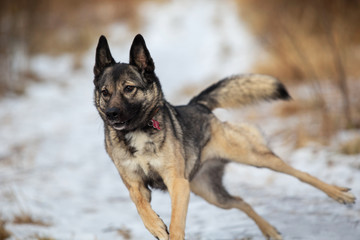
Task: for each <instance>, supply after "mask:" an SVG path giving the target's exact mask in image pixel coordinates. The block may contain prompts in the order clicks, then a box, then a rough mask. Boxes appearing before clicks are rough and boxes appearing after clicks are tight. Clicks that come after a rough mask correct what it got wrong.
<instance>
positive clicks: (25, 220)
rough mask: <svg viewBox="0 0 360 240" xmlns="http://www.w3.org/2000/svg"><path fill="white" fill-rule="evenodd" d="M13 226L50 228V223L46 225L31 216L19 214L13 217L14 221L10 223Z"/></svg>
mask: <svg viewBox="0 0 360 240" xmlns="http://www.w3.org/2000/svg"><path fill="white" fill-rule="evenodd" d="M12 222H13V223H14V224H30V225H37V226H42V227H50V226H51V224H50V223H46V222H44V221H42V220H40V219H35V218H34V217H33V216H31V215H29V214H26V213H21V214H19V215H16V216H14V219H13V221H12Z"/></svg>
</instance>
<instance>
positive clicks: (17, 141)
mask: <svg viewBox="0 0 360 240" xmlns="http://www.w3.org/2000/svg"><path fill="white" fill-rule="evenodd" d="M140 11H141V13H142V16H143V19H142V21H143V23H144V24H143V27H142V29H141V32H142V34H143V35H144V37H145V40H146V42H147V45H148V48H149V49H150V52H151V54H152V57H153V59H154V61H155V64H156V71H157V74H158V76H159V77H160V80H161V81H162V84H163V89H164V92H165V95H166V96H167V98H168V99H169V100H170V101H172V102H173V103H185V102H186V101H187V100H188V99H186V98H187V97H186V96H182V95H181V94H179V92H180V90H181V88H182V87H183V86H184V85H187V84H189V85H191V84H193V83H198V84H204V83H205V82H206V81H207V82H211V81H215V80H217V79H219V78H221V77H225V76H227V75H231V74H235V73H241V72H246V71H248V70H249V69H250V67H251V64H252V63H253V61H254V60H255V59H256V55H257V54H258V52H259V51H260V50H259V49H258V47H257V46H256V44H255V41H254V39H252V37H251V36H250V35H249V33H248V32H247V31H246V29H245V28H244V26H243V25H242V23H241V22H240V21H239V19H238V16H237V12H236V7H235V6H234V4H233V2H231V1H226V2H225V1H222V2H220V1H207V4H204V2H202V1H181V2H180V1H170V2H167V3H145V5H144V6H143V8H142V9H141V10H140ZM110 31H111V33H110V35H109V36H108V40H109V43H110V48H111V50H112V53H113V56H114V57H115V59H116V60H118V61H119V60H120V61H127V58H128V51H129V47H130V44H131V41H132V38H133V36H134V35H135V33H133V32H131V30H130V29H129V27H127V26H126V25H124V23H118V24H114V25H113V26H111V27H110ZM95 47H96V40H94V47H93V48H92V49H91V50H90V51H89V53H88V54H86V55H85V57H84V60H83V63H84V68H82V69H78V70H74V69H73V67H72V66H73V62H74V61H73V58H72V56H71V55H64V56H60V57H49V56H45V55H42V56H37V57H35V58H33V59H32V60H31V63H30V66H31V68H32V69H33V70H34V71H36V72H37V73H38V74H39V75H40V76H41V77H42V78H43V79H45V81H44V82H43V83H34V84H32V85H31V86H30V87H29V88H28V89H27V91H26V94H25V95H24V96H21V97H18V98H15V97H8V98H5V99H2V100H1V102H0V109H1V111H0V124H1V128H0V136H1V138H0V215H1V216H2V218H4V219H6V220H7V224H6V228H7V229H8V230H9V231H11V232H12V234H13V235H12V238H11V239H34V238H36V236H47V237H51V238H54V239H76V240H78V239H79V240H82V239H84V240H87V239H91V240H92V239H127V238H126V236H125V235H124V233H123V234H120V233H118V230H122V231H121V232H126V231H129V233H130V235H131V239H153V237H152V236H151V235H150V234H149V233H148V231H147V230H146V229H145V228H144V226H143V224H142V222H141V219H140V217H139V216H138V215H137V211H136V208H135V206H134V204H133V203H132V202H131V201H130V198H129V196H128V192H127V190H126V189H125V187H124V185H123V183H122V181H121V179H120V178H119V175H118V173H117V171H116V169H115V167H114V166H113V164H112V162H111V160H110V159H109V157H108V156H107V155H106V153H105V150H104V146H103V145H104V144H103V126H102V121H101V119H100V117H99V116H98V114H97V112H96V110H95V107H94V106H93V98H92V94H93V83H92V78H93V75H92V66H93V61H94V51H95ZM269 106H270V105H265V106H261V105H260V106H256V108H258V111H263V110H264V109H268V108H269ZM217 114H218V115H219V116H220V117H221V118H222V119H224V120H226V119H231V114H229V113H226V112H225V111H217ZM231 120H234V119H231ZM236 120H237V121H238V119H236ZM244 120H246V119H244ZM281 124H282V123H278V122H277V121H276V120H272V119H271V118H269V120H268V121H267V122H266V123H264V124H262V126H261V127H262V128H264V129H263V130H264V131H265V133H267V132H271V131H272V130H271V129H275V128H277V127H278V125H281ZM346 136H347V134H346V133H341V134H339V137H338V138H346ZM280 141H281V140H280ZM284 146H285V147H284ZM284 148H285V150H284ZM286 148H289V146H286V143H284V142H282V144H280V145H277V144H275V145H274V150H275V152H277V153H278V154H280V156H282V157H284V158H285V159H286V161H287V162H289V163H290V164H291V165H293V166H294V167H296V168H298V169H300V170H304V171H307V172H309V173H311V174H313V175H316V176H318V177H319V178H320V179H323V180H326V181H327V182H329V183H334V184H335V183H336V184H338V185H344V186H347V187H350V188H352V192H353V193H354V194H355V195H356V196H360V174H359V173H360V164H359V158H360V156H359V155H357V156H344V155H340V154H339V153H336V151H334V149H332V148H330V147H327V148H325V147H320V146H316V145H314V146H308V147H306V148H302V149H298V150H291V151H289V150H286ZM330 163H331V164H330ZM224 181H225V183H226V185H227V187H228V188H229V189H230V191H231V192H232V193H234V194H238V195H240V196H242V197H243V198H244V199H245V200H246V201H247V202H249V203H250V204H251V205H252V206H253V207H254V208H255V210H256V211H257V212H258V213H259V214H260V215H261V216H263V217H264V218H265V219H267V220H268V221H269V222H270V223H271V224H273V225H274V226H276V228H277V229H279V230H280V231H281V232H282V234H283V237H284V239H306V240H308V239H334V240H336V239H342V240H354V239H357V238H358V237H359V236H360V226H359V219H360V207H359V204H355V205H353V206H342V205H339V204H337V203H336V202H335V201H333V200H332V199H329V198H327V197H326V196H325V194H323V193H322V192H320V191H318V190H316V189H313V188H312V187H309V186H308V185H305V184H303V183H300V182H299V181H298V180H296V179H294V178H292V177H289V176H285V175H281V174H279V173H274V172H271V171H269V170H266V169H255V168H251V167H247V166H239V165H235V164H230V165H229V166H228V167H227V169H226V176H225V179H224ZM152 206H153V208H154V209H155V211H156V212H157V213H158V214H159V215H160V216H161V217H162V219H163V220H164V221H165V223H167V224H169V221H170V214H171V213H170V199H169V196H168V194H167V193H162V192H158V191H154V192H153V199H152ZM21 213H26V214H28V215H31V216H32V217H33V218H35V219H40V220H42V221H43V222H45V223H49V224H50V226H35V225H28V224H24V225H20V224H14V223H12V222H11V220H12V219H13V218H14V216H16V215H19V214H21ZM186 236H187V239H254V240H255V239H263V237H262V235H261V233H260V231H259V230H258V228H257V227H256V225H255V224H254V223H253V222H252V221H251V220H250V219H249V218H248V217H247V216H245V215H244V214H243V213H241V212H239V211H237V210H222V209H218V208H216V207H214V206H212V205H209V204H207V203H206V202H205V201H204V200H202V199H201V198H198V197H197V196H195V195H191V200H190V205H189V211H188V218H187V228H186Z"/></svg>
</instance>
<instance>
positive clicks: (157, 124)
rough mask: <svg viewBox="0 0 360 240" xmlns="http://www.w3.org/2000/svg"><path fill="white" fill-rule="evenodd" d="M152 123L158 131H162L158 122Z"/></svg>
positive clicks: (153, 121) (152, 121)
mask: <svg viewBox="0 0 360 240" xmlns="http://www.w3.org/2000/svg"><path fill="white" fill-rule="evenodd" d="M151 123H152V127H153V128H155V129H157V130H161V128H160V123H159V122H158V121H156V120H155V119H151Z"/></svg>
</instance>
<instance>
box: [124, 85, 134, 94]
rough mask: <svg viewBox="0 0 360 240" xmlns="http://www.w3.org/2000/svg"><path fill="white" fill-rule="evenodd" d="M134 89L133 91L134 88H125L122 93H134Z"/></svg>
mask: <svg viewBox="0 0 360 240" xmlns="http://www.w3.org/2000/svg"><path fill="white" fill-rule="evenodd" d="M134 89H135V86H130V85H129V86H126V87H125V88H124V91H125V92H127V93H131V92H132V91H134Z"/></svg>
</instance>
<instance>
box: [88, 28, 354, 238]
mask: <svg viewBox="0 0 360 240" xmlns="http://www.w3.org/2000/svg"><path fill="white" fill-rule="evenodd" d="M154 70H155V65H154V62H153V60H152V58H151V56H150V53H149V51H148V49H147V47H146V45H145V41H144V39H143V37H142V36H141V35H137V36H136V37H135V39H134V41H133V43H132V46H131V49H130V62H129V64H127V63H121V62H120V63H117V62H115V60H114V59H113V57H112V55H111V53H110V49H109V46H108V43H107V40H106V38H105V37H104V36H101V37H100V39H99V43H98V46H97V49H96V63H95V67H94V74H95V77H94V84H95V91H94V92H95V105H96V108H97V110H98V112H99V114H100V116H101V118H102V119H103V121H104V125H105V145H106V151H107V153H108V154H109V156H110V158H111V159H112V161H113V162H114V164H115V166H116V168H117V170H118V171H119V173H120V176H121V178H122V180H123V182H124V184H125V185H126V187H127V188H128V190H129V192H130V197H131V199H132V201H133V202H134V203H135V205H136V208H137V210H138V213H139V215H140V216H141V219H142V221H143V223H144V225H145V227H146V228H147V229H148V230H149V231H150V232H151V233H152V234H153V235H154V236H155V237H156V238H158V239H161V240H165V239H169V238H170V239H171V240H176V239H184V237H185V236H184V235H185V220H186V214H187V208H188V202H189V195H190V191H192V192H193V193H195V194H196V195H198V196H200V197H202V198H204V199H205V200H206V201H208V202H209V203H212V204H214V205H216V206H218V207H220V208H224V209H229V208H237V209H240V210H242V211H244V212H245V213H246V214H247V215H248V216H249V217H250V218H251V219H253V220H254V221H255V223H256V224H257V225H258V227H259V228H260V230H261V231H262V233H263V234H264V236H265V237H266V238H268V239H281V235H280V234H279V233H278V231H277V230H276V229H275V228H274V227H273V226H271V225H270V224H269V223H268V222H267V221H266V220H264V219H263V218H262V217H260V216H259V215H258V214H257V213H256V212H255V211H254V210H253V209H252V208H251V206H250V205H249V204H247V203H246V202H245V201H244V200H243V199H242V198H240V197H236V196H232V195H230V194H229V193H228V191H226V189H225V188H224V186H223V184H222V177H223V173H224V166H225V165H226V164H227V163H228V162H237V163H242V164H247V165H251V166H255V167H261V168H262V167H265V168H269V169H272V170H274V171H277V172H281V173H285V174H289V175H292V176H294V177H296V178H298V179H299V180H300V181H302V182H305V183H308V184H310V185H312V186H314V187H316V188H318V189H320V190H322V191H323V192H325V193H326V194H327V195H328V196H329V197H331V198H333V199H335V200H336V201H338V202H340V203H354V201H355V197H354V196H353V195H352V194H351V193H349V192H348V191H349V189H348V188H342V187H337V186H334V185H329V184H326V183H324V182H322V181H320V180H318V179H317V178H315V177H313V176H311V175H309V174H307V173H304V172H301V171H298V170H296V169H294V168H292V167H290V166H289V165H287V164H286V163H285V162H284V161H282V160H281V159H280V158H279V157H278V156H276V155H275V154H274V153H273V152H272V151H271V150H270V149H269V148H268V146H267V145H266V143H265V141H264V140H263V137H262V136H261V134H260V133H259V131H258V130H257V129H256V128H255V127H253V126H251V125H248V124H241V125H233V124H230V123H226V122H221V121H220V120H219V119H217V118H216V116H215V115H214V114H213V113H212V110H214V109H215V108H235V107H241V106H244V105H248V104H251V103H254V102H258V101H261V100H276V99H284V100H287V99H289V98H290V96H289V94H288V92H287V91H286V89H285V87H284V85H283V84H282V83H280V82H279V81H278V80H277V79H275V78H273V77H270V76H265V75H256V74H250V75H237V76H232V77H229V78H225V79H223V80H221V81H219V82H217V83H216V84H213V85H212V86H210V87H209V88H207V89H205V90H204V91H203V92H201V93H200V94H199V95H198V96H196V97H194V98H193V99H192V100H191V101H190V102H189V104H188V105H185V106H173V105H171V104H170V103H168V102H167V101H166V100H165V99H164V95H163V92H162V90H161V85H160V82H159V80H158V78H157V77H156V75H155V72H154ZM150 188H159V189H163V190H167V191H169V194H170V197H171V205H172V207H171V211H172V212H171V223H170V229H169V230H170V231H168V230H167V227H166V225H165V224H164V222H163V221H162V220H161V219H160V217H159V216H158V215H157V214H156V213H155V212H154V211H153V210H152V208H151V205H150V200H151V191H150Z"/></svg>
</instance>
